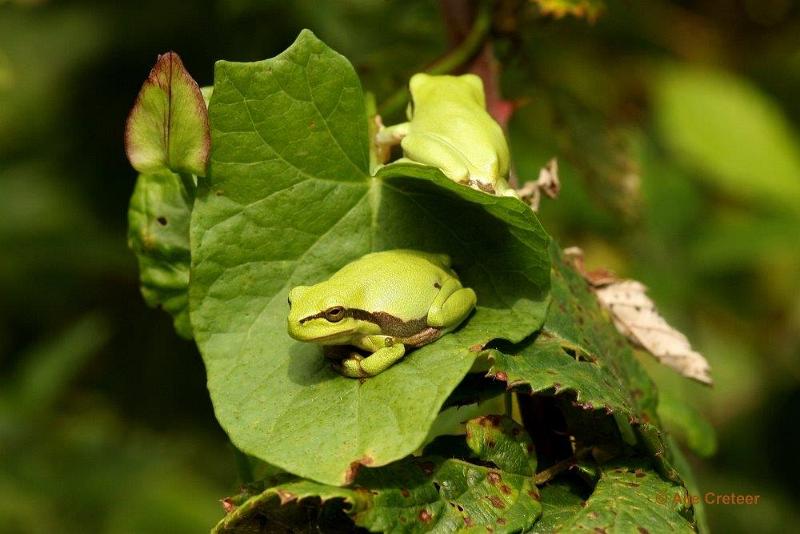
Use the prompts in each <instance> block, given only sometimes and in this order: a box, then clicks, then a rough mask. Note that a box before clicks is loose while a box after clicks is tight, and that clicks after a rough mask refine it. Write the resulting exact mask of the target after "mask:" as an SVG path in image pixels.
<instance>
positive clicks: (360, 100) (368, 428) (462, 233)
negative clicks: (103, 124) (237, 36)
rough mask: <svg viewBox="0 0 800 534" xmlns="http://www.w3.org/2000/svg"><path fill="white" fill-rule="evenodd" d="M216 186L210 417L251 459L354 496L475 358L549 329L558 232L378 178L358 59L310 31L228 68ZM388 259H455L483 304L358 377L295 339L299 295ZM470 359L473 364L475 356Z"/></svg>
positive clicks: (425, 184)
mask: <svg viewBox="0 0 800 534" xmlns="http://www.w3.org/2000/svg"><path fill="white" fill-rule="evenodd" d="M209 113H210V121H211V130H212V138H213V143H212V145H213V148H212V154H211V162H210V171H209V177H208V178H207V179H205V180H201V181H200V182H199V187H198V194H197V199H196V202H195V208H194V211H193V214H192V228H191V233H192V262H193V264H192V282H191V286H190V305H191V311H192V324H193V327H194V332H195V337H196V340H197V342H198V345H199V347H200V351H201V353H202V355H203V358H204V360H205V363H206V368H207V372H208V386H209V390H210V393H211V398H212V401H213V403H214V408H215V411H216V415H217V418H218V420H219V421H220V423H221V424H222V426H223V428H225V430H226V431H227V432H228V434H229V435H230V437H231V439H232V440H233V442H234V443H235V444H236V445H237V446H238V447H239V448H240V449H242V450H243V451H245V452H247V453H248V454H251V455H253V456H256V457H258V458H261V459H262V460H265V461H267V462H269V463H272V464H274V465H277V466H280V467H282V468H284V469H286V470H287V471H290V472H292V473H295V474H298V475H301V476H304V477H307V478H311V479H314V480H318V481H321V482H325V483H328V484H333V485H341V484H346V483H349V482H351V481H352V480H353V477H354V475H355V468H357V467H358V466H359V464H365V465H372V466H379V465H384V464H386V463H388V462H391V461H393V460H397V459H399V458H402V457H404V456H406V455H407V454H409V453H411V452H412V451H414V450H415V449H416V448H417V447H419V446H420V444H421V443H422V442H423V441H424V439H425V437H426V435H427V433H428V429H429V427H430V425H431V424H432V422H433V420H434V419H435V417H436V415H437V413H438V412H439V409H440V407H441V406H442V404H443V402H444V400H445V399H446V398H447V396H448V395H449V393H450V392H451V391H452V390H453V389H454V388H455V386H456V385H457V384H458V383H459V381H460V380H461V379H462V377H463V376H464V375H465V374H466V372H467V371H468V370H469V368H470V366H471V365H472V363H473V360H474V358H475V352H473V351H474V350H476V346H477V348H479V347H480V346H482V345H483V344H485V343H487V342H488V341H490V340H491V339H494V338H506V339H510V340H512V341H520V340H521V339H523V338H525V337H527V336H528V335H530V334H531V333H533V332H534V331H536V330H537V329H538V328H539V327H540V326H541V323H542V321H543V318H544V314H545V311H546V308H547V298H548V297H547V295H548V289H549V259H548V256H547V243H548V237H547V235H546V234H545V233H544V231H543V230H542V228H541V226H540V225H539V223H538V221H537V220H536V218H535V216H534V215H533V214H532V213H531V211H530V209H529V208H528V207H527V206H525V205H524V204H523V203H522V202H520V201H519V200H517V199H513V198H498V197H494V196H492V195H488V194H485V193H482V192H479V191H474V190H472V189H470V188H468V187H465V186H461V185H459V184H455V183H453V182H452V181H450V180H448V179H447V178H446V177H444V176H443V175H442V173H441V172H440V171H438V170H437V169H431V168H426V167H422V166H417V165H391V166H388V167H386V168H384V169H382V171H381V172H380V173H379V175H378V176H376V177H372V176H370V175H369V170H368V169H369V150H368V147H369V142H368V134H367V116H366V112H365V106H364V97H363V94H362V90H361V86H360V83H359V80H358V77H357V76H356V74H355V72H354V70H353V68H352V66H351V65H350V63H349V62H348V61H347V60H346V59H345V58H344V57H342V56H340V55H339V54H337V53H336V52H334V51H333V50H331V49H329V48H328V47H327V46H325V44H324V43H322V42H321V41H319V40H318V39H317V38H316V37H315V36H314V35H313V34H312V33H311V32H309V31H304V32H302V33H301V34H300V36H299V37H298V39H297V41H296V42H295V43H294V44H293V45H292V46H291V47H290V48H289V49H288V50H286V51H285V52H284V53H282V54H280V55H279V56H277V57H275V58H273V59H270V60H266V61H261V62H256V63H228V62H219V63H217V66H216V72H215V84H214V93H213V97H212V99H211V103H210V109H209ZM393 248H414V249H420V250H425V251H429V252H444V253H448V254H450V256H451V257H452V258H453V263H454V268H455V270H456V272H457V273H458V274H459V275H460V277H461V280H462V282H463V283H464V284H465V285H466V286H469V287H472V288H474V289H475V291H476V292H477V294H478V307H477V309H476V311H475V313H474V314H473V315H472V316H471V317H470V318H469V319H468V320H467V322H466V323H465V324H464V325H463V326H462V328H460V329H459V330H457V331H456V332H453V333H451V334H448V335H446V336H444V337H443V338H441V339H440V340H438V341H436V342H435V343H433V344H430V345H427V346H425V347H422V348H420V349H419V350H416V351H413V352H411V353H410V354H409V355H408V356H407V357H406V358H405V359H404V360H403V361H401V362H399V363H398V364H396V365H394V366H393V367H391V368H390V369H388V370H387V371H385V372H383V373H381V374H380V375H378V376H376V377H374V378H369V379H367V380H364V381H358V380H353V379H348V378H344V377H342V376H339V375H337V374H336V373H335V372H333V371H332V370H331V369H330V368H329V366H328V364H327V363H326V361H325V359H324V358H323V356H322V354H321V350H320V348H319V347H317V346H315V345H312V344H308V343H299V342H296V341H294V340H292V339H291V338H289V336H288V334H287V333H286V315H287V312H288V310H287V305H286V299H287V294H288V291H289V289H290V288H291V287H294V286H296V285H300V284H312V283H316V282H320V281H322V280H324V279H326V278H327V277H329V276H330V275H331V274H332V273H334V272H335V271H336V270H338V269H339V268H341V267H342V266H343V265H345V264H346V263H348V262H350V261H352V260H354V259H356V258H358V257H360V256H361V255H363V254H365V253H368V252H372V251H377V250H387V249H393ZM470 348H473V351H471V350H470Z"/></svg>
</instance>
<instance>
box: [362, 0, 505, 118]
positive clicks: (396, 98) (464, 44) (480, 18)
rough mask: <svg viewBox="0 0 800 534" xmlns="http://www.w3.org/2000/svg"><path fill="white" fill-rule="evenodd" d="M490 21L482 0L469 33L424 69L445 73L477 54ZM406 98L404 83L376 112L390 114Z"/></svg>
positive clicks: (489, 7)
mask: <svg viewBox="0 0 800 534" xmlns="http://www.w3.org/2000/svg"><path fill="white" fill-rule="evenodd" d="M491 22H492V10H491V2H490V1H488V0H482V1H481V2H480V4H479V6H478V12H477V13H476V15H475V22H474V23H473V24H472V28H471V29H470V31H469V33H468V34H467V35H466V36H465V37H464V40H463V41H461V42H460V43H459V44H458V46H456V47H455V48H453V49H452V50H451V51H450V52H448V53H447V54H445V55H444V56H442V57H441V58H439V59H438V60H437V61H435V62H434V63H433V64H432V65H431V66H430V67H428V68H427V69H424V72H427V73H428V74H447V73H449V72H452V71H454V70H455V69H457V68H458V67H460V66H461V65H463V64H465V63H466V62H467V61H469V60H470V59H472V57H473V56H475V54H477V53H478V52H479V51H480V50H481V47H482V45H483V43H484V41H485V40H486V36H487V35H488V34H489V29H490V28H491ZM406 100H408V86H407V85H404V86H403V87H401V88H400V89H398V90H397V91H395V92H394V93H393V94H392V95H391V96H389V98H387V99H386V100H384V101H383V103H382V104H381V105H380V107H379V108H378V112H379V113H380V114H381V115H383V116H387V115H391V114H393V113H396V112H397V111H399V110H401V109H402V108H403V106H404V105H405V103H406Z"/></svg>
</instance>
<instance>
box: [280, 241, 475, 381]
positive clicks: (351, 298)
mask: <svg viewBox="0 0 800 534" xmlns="http://www.w3.org/2000/svg"><path fill="white" fill-rule="evenodd" d="M476 301H477V297H476V295H475V291H473V290H472V289H470V288H466V287H463V286H462V285H461V281H460V280H459V279H458V275H456V273H455V272H453V271H452V270H451V269H450V258H449V257H448V256H447V255H444V254H430V253H426V252H419V251H416V250H388V251H384V252H374V253H371V254H367V255H365V256H362V257H361V258H359V259H358V260H356V261H353V262H351V263H349V264H347V265H345V266H344V267H342V268H341V269H340V270H339V271H338V272H336V273H335V274H334V275H333V276H331V277H330V278H329V279H328V280H326V281H324V282H320V283H318V284H315V285H313V286H298V287H295V288H293V289H292V290H291V291H290V292H289V317H288V321H287V329H288V332H289V335H290V336H291V337H293V338H294V339H296V340H298V341H309V342H312V343H318V344H320V345H324V346H326V348H328V349H329V350H328V351H326V355H328V356H329V357H334V356H336V352H338V353H339V354H341V353H342V350H341V346H346V345H350V346H354V347H357V348H359V349H362V350H363V351H366V352H368V353H371V354H369V355H368V356H361V355H360V354H357V353H355V352H354V351H349V350H348V351H345V355H344V357H343V358H342V359H341V360H340V361H339V362H338V363H336V364H334V365H335V368H336V370H337V371H339V372H340V373H341V374H343V375H345V376H349V377H367V376H374V375H377V374H378V373H380V372H382V371H385V370H386V369H388V368H389V367H391V366H392V364H394V363H395V362H397V361H398V360H400V359H401V358H402V357H403V356H404V355H405V352H406V347H421V346H422V345H426V344H428V343H431V342H432V341H435V340H436V339H438V338H439V337H441V336H442V335H443V334H445V333H447V332H449V331H451V330H453V329H454V328H456V327H457V326H458V325H459V324H461V323H462V322H463V321H464V319H466V318H467V316H468V315H469V314H470V313H471V312H472V310H473V309H474V308H475V303H476Z"/></svg>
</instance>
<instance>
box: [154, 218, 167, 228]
mask: <svg viewBox="0 0 800 534" xmlns="http://www.w3.org/2000/svg"><path fill="white" fill-rule="evenodd" d="M156 220H157V221H158V224H160V225H161V226H166V225H167V218H166V217H159V218H158V219H156Z"/></svg>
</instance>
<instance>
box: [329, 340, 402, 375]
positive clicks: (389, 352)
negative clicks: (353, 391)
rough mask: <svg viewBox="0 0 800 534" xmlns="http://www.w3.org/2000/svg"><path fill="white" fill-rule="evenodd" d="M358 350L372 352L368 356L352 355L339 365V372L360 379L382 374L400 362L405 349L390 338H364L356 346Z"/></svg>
mask: <svg viewBox="0 0 800 534" xmlns="http://www.w3.org/2000/svg"><path fill="white" fill-rule="evenodd" d="M358 346H359V347H360V348H363V349H365V350H369V351H374V352H373V353H372V354H370V355H369V356H366V357H364V356H361V355H352V356H350V357H349V358H345V359H344V360H342V362H341V363H340V364H339V371H340V372H341V373H342V374H343V375H345V376H349V377H353V378H362V377H367V376H375V375H377V374H378V373H382V372H383V371H385V370H386V369H388V368H389V367H391V366H392V365H393V364H394V363H396V362H397V361H398V360H400V359H401V358H402V357H403V356H404V355H405V353H406V347H405V345H403V344H402V343H398V342H396V341H395V340H394V338H392V337H391V336H381V335H376V336H366V337H365V338H363V339H362V340H361V341H360V343H359V344H358Z"/></svg>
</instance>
